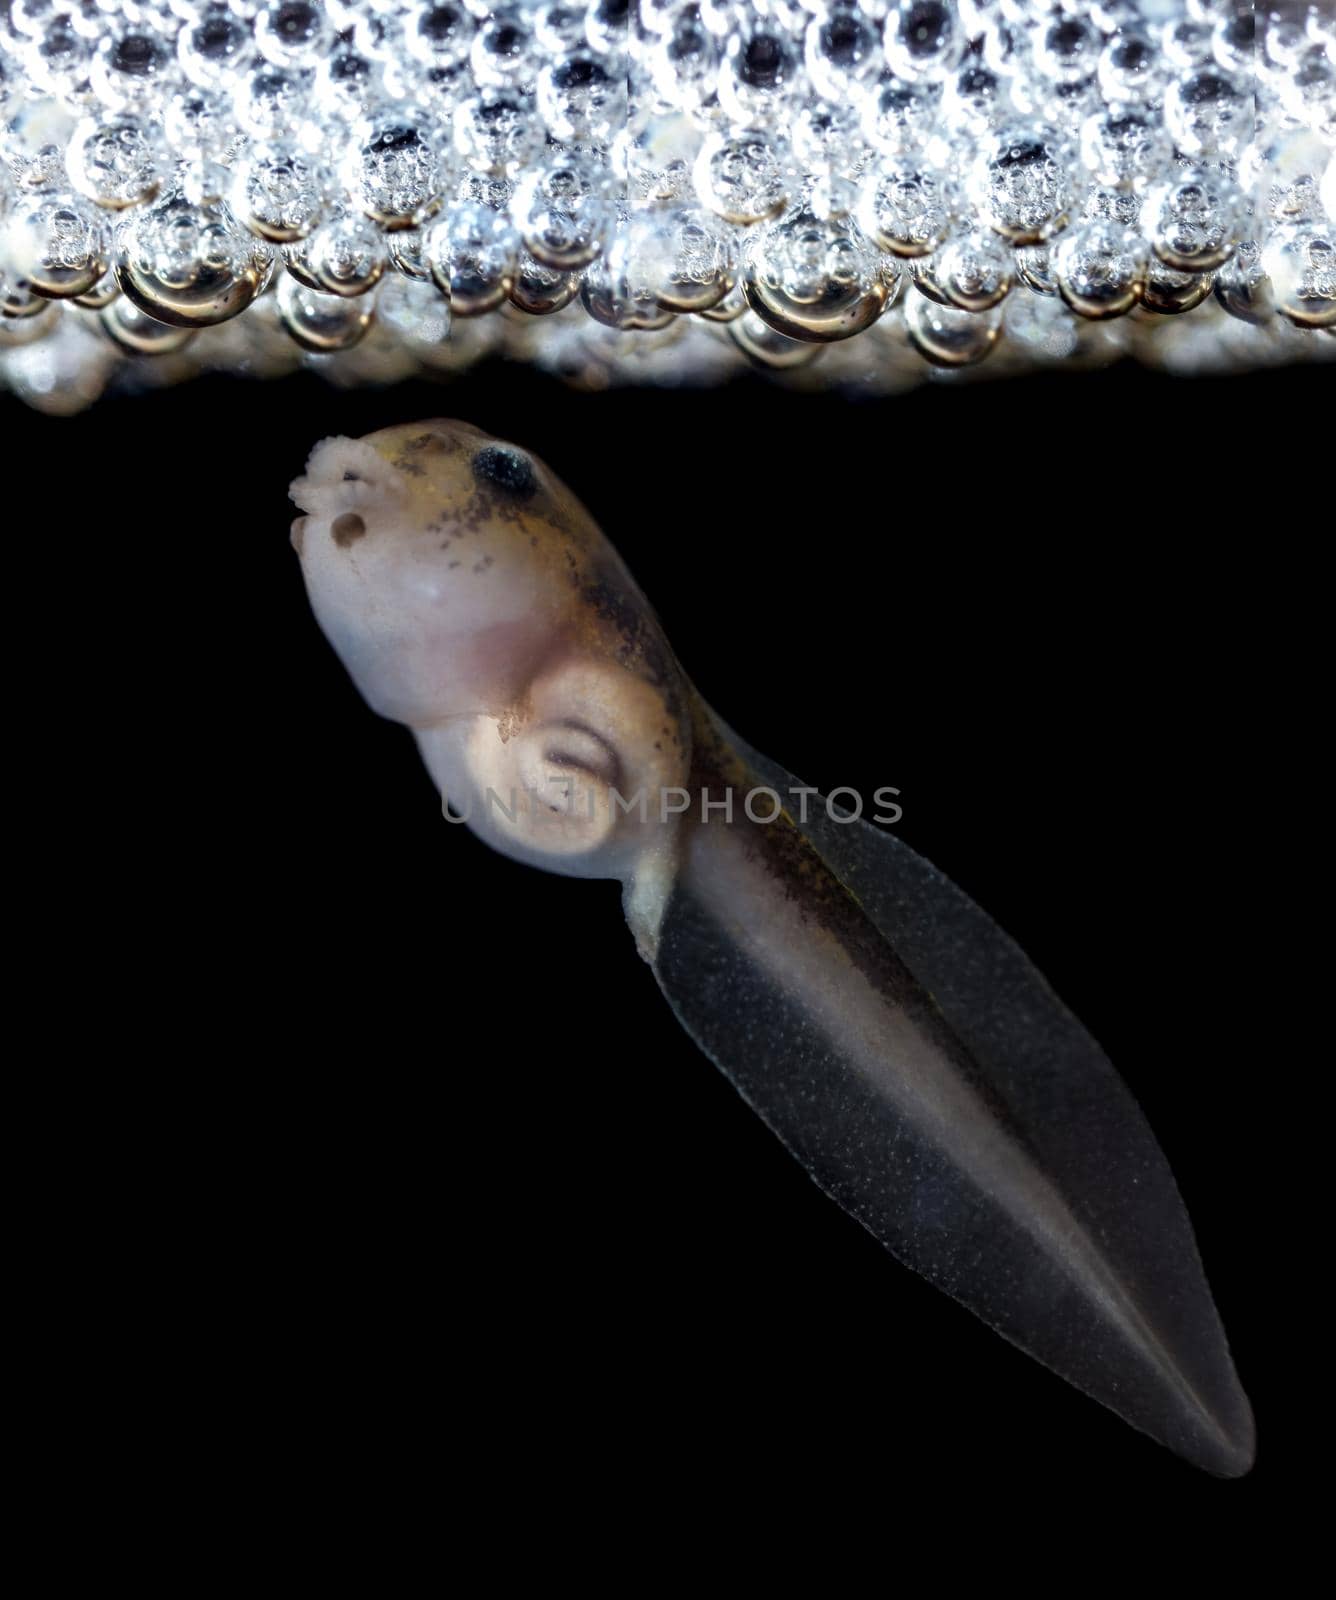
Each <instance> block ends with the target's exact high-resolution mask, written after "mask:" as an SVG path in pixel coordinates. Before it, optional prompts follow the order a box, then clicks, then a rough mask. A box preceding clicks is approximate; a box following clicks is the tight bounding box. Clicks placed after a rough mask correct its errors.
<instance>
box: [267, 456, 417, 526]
mask: <svg viewBox="0 0 1336 1600" xmlns="http://www.w3.org/2000/svg"><path fill="white" fill-rule="evenodd" d="M405 491H406V484H405V481H404V477H403V474H402V473H401V472H400V471H399V469H398V468H397V467H395V466H394V465H393V464H392V463H391V462H389V461H387V460H386V459H385V457H384V456H383V455H381V453H380V452H379V451H378V450H376V449H374V448H373V447H372V446H371V445H369V444H367V443H366V441H365V440H363V439H347V438H343V437H338V438H333V439H322V440H321V441H320V443H319V444H318V445H316V447H315V449H314V450H312V451H311V454H310V457H309V458H308V460H307V463H306V471H305V472H304V473H303V474H302V476H301V477H300V478H296V479H294V481H293V483H292V486H291V487H290V488H289V490H288V495H289V497H290V499H291V500H292V501H293V502H294V504H296V505H297V506H298V508H299V509H300V510H302V511H306V512H309V513H310V515H311V516H316V517H330V518H333V517H336V516H338V515H339V513H340V512H345V511H351V512H356V511H358V510H360V509H362V508H365V507H369V506H374V505H378V504H379V505H383V504H385V503H386V502H387V501H394V500H399V499H401V498H402V497H403V495H404V493H405Z"/></svg>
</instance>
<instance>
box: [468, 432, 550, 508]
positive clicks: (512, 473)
mask: <svg viewBox="0 0 1336 1600" xmlns="http://www.w3.org/2000/svg"><path fill="white" fill-rule="evenodd" d="M473 476H474V477H475V478H476V479H477V480H478V482H479V483H480V484H482V485H483V486H484V487H486V488H489V489H500V490H501V492H502V493H503V494H508V495H510V496H512V498H514V499H516V500H527V499H528V498H529V496H530V495H531V494H533V493H534V491H535V490H536V489H537V488H538V479H537V477H536V476H535V474H534V470H533V462H531V461H530V460H529V458H528V456H523V455H521V454H520V453H519V451H518V450H508V449H506V447H505V445H501V444H489V445H485V446H484V447H483V448H482V449H481V450H479V451H478V453H477V455H476V456H474V458H473Z"/></svg>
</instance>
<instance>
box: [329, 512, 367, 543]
mask: <svg viewBox="0 0 1336 1600" xmlns="http://www.w3.org/2000/svg"><path fill="white" fill-rule="evenodd" d="M329 531H330V532H331V533H332V534H333V535H334V543H335V544H336V545H338V547H339V549H340V550H346V549H347V548H348V546H349V545H350V544H352V542H353V541H354V540H355V539H360V538H361V537H362V535H363V534H364V533H365V532H366V523H365V522H363V521H362V519H361V517H359V516H358V515H357V513H356V512H355V511H345V512H344V513H343V515H342V516H341V517H335V518H334V521H333V522H332V523H331V524H330V529H329Z"/></svg>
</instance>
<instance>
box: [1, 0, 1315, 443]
mask: <svg viewBox="0 0 1336 1600" xmlns="http://www.w3.org/2000/svg"><path fill="white" fill-rule="evenodd" d="M1334 152H1336V27H1334V26H1333V12H1332V8H1331V6H1330V4H1328V3H1325V0H1318V3H1310V0H1277V3H1276V4H1274V5H1272V6H1270V7H1267V8H1255V7H1254V6H1253V5H1251V4H1249V3H1245V0H1118V3H1111V0H704V3H700V4H692V3H687V0H640V3H638V4H628V3H626V0H588V3H583V0H580V3H569V0H567V3H560V4H558V3H547V4H540V3H515V4H509V5H506V4H485V3H483V0H323V3H321V0H0V386H4V387H8V388H9V389H12V390H13V391H14V392H15V393H17V394H18V395H19V396H20V397H22V398H23V399H24V400H26V401H28V402H29V403H31V404H33V405H35V406H38V407H41V408H44V409H48V410H52V411H70V410H75V409H78V408H79V407H80V406H83V405H87V404H89V403H91V402H92V401H93V400H94V399H95V398H96V397H97V395H99V394H100V393H102V392H104V391H105V390H106V389H107V388H109V387H113V388H134V387H136V386H146V385H149V384H152V385H155V386H156V385H158V384H162V383H166V382H173V381H176V380H179V379H183V378H187V377H189V376H190V375H191V374H192V373H194V372H198V371H204V370H209V371H218V370H231V371H235V372H238V373H264V374H266V375H278V374H281V373H282V372H284V371H285V370H288V369H295V368H300V367H310V368H314V369H315V370H317V371H322V372H325V373H327V374H329V376H331V377H332V378H335V379H337V381H339V382H340V383H343V384H348V383H353V384H358V383H365V384H384V383H391V382H394V381H397V380H399V379H402V378H406V377H411V376H421V375H433V374H438V375H441V376H450V375H453V374H457V373H459V372H460V371H462V370H464V369H465V368H467V367H468V366H469V365H471V364H472V363H474V362H476V361H478V360H481V359H483V358H486V357H490V356H505V357H508V358H510V359H516V360H522V361H525V362H529V363H532V364H534V365H536V366H538V367H541V368H544V369H547V370H550V371H552V372H555V373H558V374H560V375H561V376H563V377H565V378H568V379H571V380H573V381H574V382H576V383H577V384H581V385H583V386H586V387H588V386H596V387H605V386H607V385H609V384H635V383H672V384H692V383H697V384H704V383H716V382H719V381H721V380H722V379H725V378H727V377H728V376H729V375H730V373H733V372H738V371H743V370H746V369H748V368H760V369H762V370H764V371H766V372H770V373H773V374H774V376H775V377H776V379H777V380H778V381H783V382H787V383H790V384H795V385H798V386H801V387H806V388H811V387H816V386H847V387H849V388H851V389H856V390H858V391H859V392H862V393H868V394H877V393H894V392H897V391H899V390H902V389H905V388H907V387H910V386H912V385H914V384H916V383H918V382H920V381H922V380H924V379H927V378H931V377H933V376H934V375H940V374H942V373H944V372H953V373H959V372H960V371H961V369H974V368H981V369H982V370H983V371H985V372H991V373H1006V372H1014V371H1021V370H1026V369H1033V368H1034V367H1036V366H1063V367H1072V368H1081V367H1090V366H1099V365H1105V364H1108V363H1110V362H1113V361H1116V360H1118V359H1120V358H1122V357H1131V358H1134V359H1136V360H1139V361H1142V362H1145V363H1149V364H1153V365H1156V366H1161V367H1164V368H1166V369H1168V370H1171V371H1173V372H1175V373H1180V374H1182V373H1194V372H1217V371H1228V370H1233V369H1240V368H1251V367H1260V366H1272V365H1279V364H1285V363H1292V362H1304V361H1312V362H1315V361H1322V360H1329V359H1331V358H1332V356H1333V355H1334V354H1336V341H1334V340H1333V333H1334V332H1336V215H1333V208H1334V206H1336V154H1334Z"/></svg>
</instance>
